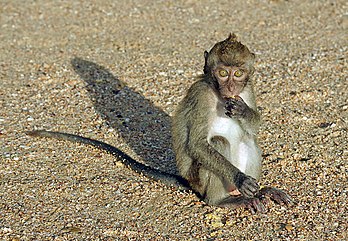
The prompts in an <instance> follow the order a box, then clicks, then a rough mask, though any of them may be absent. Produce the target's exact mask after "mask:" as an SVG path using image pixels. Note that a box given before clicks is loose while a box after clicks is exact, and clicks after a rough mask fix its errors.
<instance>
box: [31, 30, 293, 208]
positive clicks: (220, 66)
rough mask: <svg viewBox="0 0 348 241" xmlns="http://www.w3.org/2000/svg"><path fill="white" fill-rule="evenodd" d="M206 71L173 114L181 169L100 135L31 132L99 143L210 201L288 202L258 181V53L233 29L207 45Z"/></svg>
mask: <svg viewBox="0 0 348 241" xmlns="http://www.w3.org/2000/svg"><path fill="white" fill-rule="evenodd" d="M204 57H205V65H204V74H203V75H202V76H201V77H200V79H199V80H198V81H197V82H195V83H194V84H193V85H192V86H191V88H190V89H189V90H188V92H187V95H186V96H185V97H184V98H183V100H182V101H181V102H180V103H179V105H178V108H177V110H176V112H175V115H174V117H173V123H172V135H173V148H174V151H175V155H176V163H177V167H178V171H179V174H180V175H175V174H170V173H166V172H162V171H159V170H156V169H154V168H152V167H149V166H147V165H144V164H142V163H139V162H137V161H136V160H134V159H132V158H131V157H130V156H128V155H127V154H125V153H124V152H122V151H121V150H119V149H118V148H116V147H113V146H111V145H109V144H106V143H104V142H101V141H97V140H93V139H89V138H85V137H81V136H77V135H72V134H67V133H60V132H51V131H45V130H35V131H30V132H27V134H29V135H32V136H40V137H50V138H56V139H61V140H68V141H72V142H79V143H84V144H88V145H92V146H95V147H97V148H99V149H102V150H105V151H107V152H109V153H111V154H112V155H114V156H115V157H117V158H118V159H119V160H120V161H121V162H123V163H124V164H125V165H126V166H128V167H129V168H131V169H132V170H134V171H135V172H139V173H142V174H143V175H144V176H146V177H148V178H151V179H153V180H155V181H160V182H163V183H164V184H166V185H171V186H175V187H177V188H179V189H184V190H187V189H192V190H193V191H195V192H196V193H197V194H198V195H199V196H200V197H201V198H202V199H203V200H204V201H205V202H206V203H207V204H209V205H215V206H220V207H230V208H239V207H243V208H248V209H250V210H251V212H255V211H258V212H265V211H266V209H265V203H266V202H267V198H266V196H268V197H269V198H270V199H273V200H274V201H276V202H277V203H279V204H285V205H288V204H290V203H291V198H290V197H289V196H288V195H287V194H286V193H285V192H283V191H281V190H279V189H276V188H272V187H265V188H262V189H260V187H259V185H258V183H257V181H258V180H259V179H260V174H261V151H260V149H259V147H258V145H257V142H256V135H257V131H258V128H259V125H260V116H259V114H258V112H257V109H256V103H255V97H254V93H253V88H252V82H251V77H252V74H253V72H254V67H253V62H254V58H255V55H254V54H253V53H251V52H250V51H249V49H248V48H247V47H246V46H244V45H243V44H241V43H240V42H239V41H237V39H236V36H235V35H234V34H230V35H229V37H228V38H227V39H226V40H224V41H221V42H218V43H217V44H215V46H214V47H213V48H212V49H211V50H210V52H207V51H205V53H204Z"/></svg>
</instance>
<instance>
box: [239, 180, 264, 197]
mask: <svg viewBox="0 0 348 241" xmlns="http://www.w3.org/2000/svg"><path fill="white" fill-rule="evenodd" d="M259 190H260V187H259V185H258V184H257V182H256V180H254V179H251V178H247V179H245V180H244V182H243V184H242V186H241V187H240V188H239V191H240V192H241V193H242V194H243V195H244V196H245V197H249V198H251V197H255V196H256V195H257V194H258V193H259Z"/></svg>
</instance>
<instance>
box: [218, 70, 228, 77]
mask: <svg viewBox="0 0 348 241" xmlns="http://www.w3.org/2000/svg"><path fill="white" fill-rule="evenodd" d="M219 75H220V76H221V77H226V76H227V75H228V72H227V70H225V69H221V70H219Z"/></svg>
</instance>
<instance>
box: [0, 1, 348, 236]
mask: <svg viewBox="0 0 348 241" xmlns="http://www.w3.org/2000/svg"><path fill="white" fill-rule="evenodd" d="M347 26H348V8H347V1H343V0H337V1H333V0H319V1H309V0H288V1H285V0H273V1H271V0H247V1H231V0H225V1H206V0H203V1H193V0H190V1H181V0H180V1H160V0H156V1H150V0H141V1H140V0H133V1H123V0H119V1H113V0H103V1H96V0H91V1H53V0H46V1H44V0H38V1H19V0H3V1H1V2H0V27H1V31H0V84H1V88H0V102H1V108H0V143H1V146H0V148H1V149H0V150H1V152H0V158H1V159H0V239H1V240H347V239H348V236H347V230H348V225H347V223H348V218H347V214H348V201H347V200H348V185H347V180H348V178H347V177H348V174H347V173H348V165H347V159H348V134H347V131H348V126H347V122H348V116H347V112H348V101H347V100H348V88H347V86H348V82H347V67H348V64H347V53H348V47H347V46H348V36H347V33H348V31H347ZM230 32H235V33H236V34H237V35H238V37H239V39H240V40H241V41H242V42H243V43H245V44H246V45H247V46H248V47H249V48H250V49H251V50H252V51H253V52H254V53H255V54H256V57H257V61H256V66H255V67H256V72H255V77H254V82H255V92H256V95H257V102H258V105H259V109H260V112H261V113H262V119H263V123H262V128H261V130H260V132H259V143H260V146H261V148H262V151H263V157H264V161H263V172H262V180H261V185H263V186H266V185H270V186H274V187H279V188H282V189H285V190H287V191H288V192H289V193H290V195H291V196H292V197H293V199H294V200H295V204H294V205H293V206H291V207H288V208H285V207H281V206H279V205H276V204H275V203H270V204H269V205H268V206H267V209H268V212H267V213H264V214H253V215H252V214H251V213H250V212H249V211H247V210H230V209H228V208H217V207H210V206H207V205H205V204H204V203H203V202H201V201H200V200H199V199H198V198H197V197H196V196H195V195H194V194H193V193H191V192H180V191H175V190H172V189H170V188H168V187H166V186H164V185H162V184H161V183H155V182H153V181H151V180H148V179H146V178H144V177H142V176H141V175H138V174H135V173H133V172H132V171H130V170H128V169H127V168H126V167H124V166H122V165H121V164H120V162H119V160H116V159H115V158H114V157H113V156H111V155H108V154H106V153H104V152H102V151H99V150H96V149H94V148H91V147H86V146H83V145H78V144H73V143H67V142H63V141H56V140H50V139H40V138H31V137H29V136H27V135H25V133H24V132H25V131H27V130H32V129H48V130H56V131H64V132H69V133H75V134H80V135H83V136H86V137H90V138H94V139H98V140H103V141H105V142H107V143H109V144H111V145H113V146H116V147H119V148H120V149H122V150H124V151H125V152H126V153H127V154H129V155H131V156H132V157H134V158H135V159H136V160H138V161H139V162H142V163H146V164H147V165H150V166H153V167H156V168H159V169H161V170H165V171H168V172H172V173H176V168H175V161H174V154H173V151H172V149H171V143H170V138H171V135H170V122H171V121H170V116H171V115H172V114H173V111H174V110H175V107H176V106H177V103H178V102H179V101H180V99H181V98H182V97H183V95H184V94H185V91H186V90H187V89H188V87H189V86H190V85H191V84H192V83H193V82H194V81H195V80H196V77H197V76H199V75H200V74H201V73H202V68H203V63H204V61H203V52H204V50H206V49H210V48H211V47H212V46H213V44H214V43H216V42H217V41H221V40H223V39H224V38H226V37H227V36H228V34H229V33H230Z"/></svg>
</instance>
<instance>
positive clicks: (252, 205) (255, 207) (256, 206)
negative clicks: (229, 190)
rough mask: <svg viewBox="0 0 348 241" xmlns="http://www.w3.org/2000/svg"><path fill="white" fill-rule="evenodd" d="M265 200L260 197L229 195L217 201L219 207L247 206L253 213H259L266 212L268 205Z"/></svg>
mask: <svg viewBox="0 0 348 241" xmlns="http://www.w3.org/2000/svg"><path fill="white" fill-rule="evenodd" d="M265 204H266V203H265V201H264V199H260V198H257V197H255V198H245V197H243V196H237V197H236V196H228V197H226V198H224V199H223V200H221V201H220V202H218V203H217V206H219V207H229V208H231V207H232V208H246V209H248V210H250V212H251V213H252V214H254V213H256V212H259V213H265V212H266V207H265Z"/></svg>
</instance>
